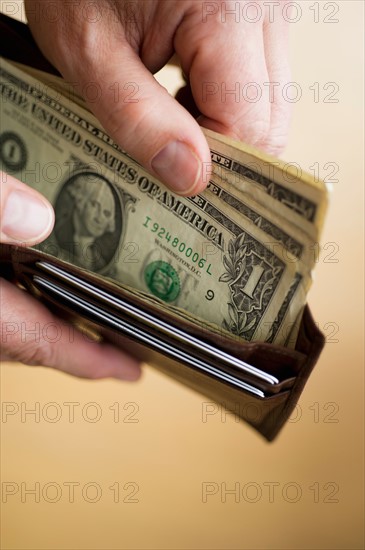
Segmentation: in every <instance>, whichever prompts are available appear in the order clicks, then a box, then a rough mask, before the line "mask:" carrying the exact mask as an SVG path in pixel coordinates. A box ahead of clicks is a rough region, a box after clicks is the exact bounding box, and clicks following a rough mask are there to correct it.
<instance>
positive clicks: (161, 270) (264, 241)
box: [0, 59, 327, 347]
mask: <svg viewBox="0 0 365 550" xmlns="http://www.w3.org/2000/svg"><path fill="white" fill-rule="evenodd" d="M0 89H1V127H0V162H1V169H2V170H4V171H5V172H8V173H10V174H13V175H14V176H16V177H17V178H18V179H20V180H22V181H24V182H25V183H27V184H28V185H30V186H32V187H34V188H35V189H37V190H38V191H40V192H41V193H42V194H43V195H44V196H45V197H47V199H48V200H49V201H50V202H51V203H52V204H53V206H54V209H55V213H56V224H55V228H54V230H53V232H52V234H51V235H50V237H49V238H48V239H47V240H46V241H44V242H43V243H41V244H40V245H39V247H38V248H39V249H40V250H42V251H43V252H44V253H45V254H47V255H49V257H50V258H52V257H57V258H59V259H61V260H63V261H64V262H66V263H71V264H74V265H76V266H78V267H79V268H80V270H81V272H82V270H87V271H91V272H93V273H95V274H97V275H98V277H100V278H107V279H109V280H112V281H113V282H114V283H115V284H116V285H120V286H122V287H124V288H129V289H130V290H131V292H134V293H137V294H139V295H140V296H141V297H142V298H143V299H144V300H146V303H147V302H151V301H153V302H154V303H155V304H158V305H159V307H160V308H161V311H162V310H164V309H168V311H169V312H172V313H173V314H174V315H175V316H176V321H177V323H178V322H179V319H189V320H190V321H191V320H193V321H194V322H195V323H196V324H197V325H198V326H206V325H208V326H209V327H211V328H212V330H213V331H216V332H217V333H220V332H222V333H224V334H230V335H231V336H232V337H234V338H237V339H242V340H243V341H247V342H251V341H262V342H267V343H272V344H278V345H282V346H288V347H294V346H295V341H296V334H297V330H298V327H299V324H300V319H301V314H302V312H303V308H304V305H305V304H306V297H307V293H308V290H309V288H310V285H311V281H312V270H313V267H314V265H315V263H316V261H317V256H318V249H319V247H318V243H319V241H320V234H321V230H322V226H323V221H324V217H325V212H326V207H327V191H326V187H325V184H324V183H323V182H322V181H316V180H315V179H314V178H313V177H312V176H310V175H308V174H306V173H304V172H303V171H302V170H301V169H300V167H299V166H298V165H297V164H295V163H285V162H283V161H281V160H278V159H276V158H274V157H271V156H268V155H266V154H264V153H262V152H261V151H258V150H255V149H253V148H251V147H249V146H247V145H245V144H242V143H239V142H236V141H233V140H231V139H229V138H227V137H226V136H223V135H219V134H217V133H214V132H212V131H209V130H205V129H203V131H204V134H205V136H206V139H207V141H208V144H209V147H210V149H211V159H212V170H210V171H209V170H208V169H207V171H206V179H207V188H206V190H205V191H204V192H203V193H201V194H199V195H196V196H194V197H181V196H178V195H175V194H173V193H172V192H171V191H170V190H169V189H167V188H166V187H165V186H164V185H163V184H162V183H161V182H159V181H158V180H157V179H156V178H155V177H154V176H151V175H150V174H149V173H148V172H147V171H146V170H145V169H144V168H143V167H142V166H141V165H140V164H138V163H137V162H136V161H135V160H133V158H131V157H130V156H129V155H128V154H127V153H126V152H125V151H123V150H121V149H120V148H119V147H118V146H117V145H116V143H114V142H113V141H112V139H111V138H110V137H109V136H108V135H107V134H106V132H105V131H104V129H103V128H102V127H101V125H100V123H99V122H98V121H97V120H96V118H95V117H94V116H93V115H92V114H91V113H90V112H89V111H88V109H87V107H86V105H85V104H84V102H83V100H82V98H80V97H79V96H78V95H77V94H76V93H75V92H74V90H73V89H72V88H71V87H70V86H69V85H67V84H66V83H65V82H64V81H63V80H62V79H60V78H58V77H55V76H52V75H49V74H46V73H42V72H40V71H38V70H35V69H32V68H30V67H26V66H22V65H19V64H15V63H12V62H9V61H6V60H4V59H2V60H1V71H0Z"/></svg>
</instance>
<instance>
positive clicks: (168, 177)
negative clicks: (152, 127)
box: [151, 141, 202, 195]
mask: <svg viewBox="0 0 365 550" xmlns="http://www.w3.org/2000/svg"><path fill="white" fill-rule="evenodd" d="M151 165H152V168H153V170H154V171H155V172H156V174H157V175H158V177H159V178H160V179H161V180H162V181H163V182H164V183H165V184H166V185H167V186H168V187H169V188H170V189H171V190H172V191H174V192H175V193H178V194H180V195H182V194H183V195H188V194H191V192H192V191H193V190H194V188H195V187H196V184H197V182H198V180H199V177H200V174H201V168H202V163H201V160H200V159H199V158H198V157H197V156H196V154H195V153H194V152H193V151H192V150H191V149H190V147H189V146H188V145H186V144H185V143H183V142H182V141H172V142H171V143H169V144H168V145H166V147H165V148H164V149H162V151H160V152H159V153H157V155H156V156H155V157H154V158H153V159H152V163H151Z"/></svg>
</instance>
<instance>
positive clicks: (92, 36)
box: [25, 0, 290, 195]
mask: <svg viewBox="0 0 365 550" xmlns="http://www.w3.org/2000/svg"><path fill="white" fill-rule="evenodd" d="M265 4H266V5H265ZM268 4H269V3H267V2H262V1H258V0H257V1H256V2H246V1H241V2H229V1H228V2H221V1H215V2H206V1H200V0H176V1H175V0H143V1H136V0H114V1H113V0H99V1H96V2H89V1H88V0H77V1H72V0H70V1H67V2H65V1H64V0H50V1H49V0H25V6H26V10H27V17H28V21H29V25H30V28H31V31H32V33H33V35H34V37H35V39H36V41H37V42H38V45H39V46H40V48H41V49H42V51H43V53H44V54H45V55H46V57H47V58H48V59H49V60H50V61H51V62H52V63H53V64H54V66H55V67H57V69H58V70H59V71H60V72H61V73H62V75H63V76H64V77H65V78H66V79H67V80H69V81H71V82H72V83H75V84H76V86H77V88H78V91H79V92H80V93H81V94H82V95H83V96H84V98H85V99H86V101H87V102H88V105H89V107H90V109H91V110H92V111H93V112H94V114H95V115H96V117H97V118H98V119H99V120H100V122H101V123H102V124H103V126H104V127H105V129H106V130H107V132H108V133H109V134H110V135H111V136H112V137H113V139H114V140H115V141H116V142H117V143H118V144H119V145H120V146H121V147H122V148H123V149H125V150H126V151H127V152H128V153H129V154H130V155H131V156H132V157H134V158H135V159H136V160H138V161H139V162H140V163H141V164H142V165H143V166H144V167H145V168H147V170H149V171H150V172H151V173H153V174H155V175H156V176H157V177H158V178H159V179H161V180H162V181H163V182H164V183H165V184H166V185H168V187H170V188H171V189H172V190H174V191H175V192H177V193H180V194H184V195H188V194H189V195H193V194H196V193H198V192H199V191H201V190H203V189H204V188H205V186H206V184H207V181H203V174H204V173H206V170H204V171H203V170H202V165H203V163H206V164H207V165H209V164H210V154H209V149H208V146H207V143H206V140H205V138H204V136H203V134H202V132H201V130H200V128H199V125H198V123H197V122H196V121H195V120H194V119H193V117H192V116H191V115H190V114H189V113H188V111H186V110H185V109H184V108H183V107H182V106H181V105H180V104H179V103H178V102H177V101H176V100H175V99H174V98H172V97H171V96H170V95H169V94H168V93H167V91H166V90H165V89H164V88H163V87H162V86H160V85H159V84H158V82H157V81H156V80H155V78H154V77H153V74H152V73H154V72H156V71H157V70H159V69H160V68H161V67H163V66H164V65H165V64H166V63H167V61H168V60H169V58H170V57H171V55H172V54H173V53H174V52H176V53H177V55H178V57H179V59H180V62H181V66H182V69H183V71H184V74H185V75H186V77H187V79H188V81H189V84H190V87H191V93H192V96H193V99H194V102H195V104H196V106H197V108H198V111H199V112H200V113H201V114H202V116H201V117H200V119H199V122H200V123H201V124H202V125H203V126H205V127H207V128H210V129H212V130H216V131H218V132H221V133H224V134H226V135H231V136H232V137H234V138H236V139H240V140H243V141H246V142H248V143H250V144H254V145H256V146H257V147H259V148H262V149H265V150H267V151H268V152H271V153H274V154H279V153H280V152H281V150H282V148H283V147H284V145H285V143H286V139H287V133H288V125H289V106H290V104H289V103H288V102H286V101H285V99H284V97H283V94H282V87H283V84H285V83H286V82H288V81H289V80H290V78H289V77H290V73H289V65H288V58H287V42H288V22H287V21H285V20H284V18H283V16H282V10H281V9H280V7H281V6H280V7H279V8H278V9H277V10H276V11H275V12H274V14H272V13H269V9H270V6H269V5H268ZM280 4H281V2H280ZM255 6H256V7H255Z"/></svg>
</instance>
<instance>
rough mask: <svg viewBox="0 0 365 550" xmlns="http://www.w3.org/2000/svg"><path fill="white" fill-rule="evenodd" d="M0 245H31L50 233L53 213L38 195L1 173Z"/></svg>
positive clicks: (45, 200) (49, 206) (48, 204)
mask: <svg viewBox="0 0 365 550" xmlns="http://www.w3.org/2000/svg"><path fill="white" fill-rule="evenodd" d="M0 214H1V215H0V242H2V243H6V244H26V245H29V246H30V245H34V244H37V243H40V242H41V241H43V240H44V239H45V238H46V237H48V235H49V234H50V233H51V231H52V228H53V225H54V212H53V208H52V206H51V205H50V203H49V202H48V201H47V199H45V198H44V197H43V196H42V195H41V194H40V193H38V192H37V191H35V190H34V189H31V188H30V187H28V186H27V185H25V184H24V183H22V182H20V181H19V180H17V179H15V178H13V177H12V176H9V174H6V173H5V172H0Z"/></svg>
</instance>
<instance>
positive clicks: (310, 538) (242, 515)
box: [1, 1, 364, 550]
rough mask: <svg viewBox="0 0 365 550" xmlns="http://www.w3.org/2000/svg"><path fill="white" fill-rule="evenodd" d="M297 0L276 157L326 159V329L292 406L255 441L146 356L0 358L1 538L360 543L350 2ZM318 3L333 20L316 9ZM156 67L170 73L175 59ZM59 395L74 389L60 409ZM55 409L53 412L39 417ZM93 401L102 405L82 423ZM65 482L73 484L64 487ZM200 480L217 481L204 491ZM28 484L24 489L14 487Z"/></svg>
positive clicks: (358, 100) (39, 545)
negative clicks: (285, 129) (79, 368)
mask: <svg viewBox="0 0 365 550" xmlns="http://www.w3.org/2000/svg"><path fill="white" fill-rule="evenodd" d="M1 5H2V10H3V11H4V10H5V9H7V10H10V9H14V10H15V9H17V5H18V3H17V2H2V3H1ZM9 5H10V8H9ZM313 5H315V6H317V7H318V9H319V22H318V23H314V21H313V19H314V15H315V12H314V11H313V10H310V9H309V7H310V6H313ZM300 6H301V9H302V18H301V19H300V20H299V21H298V22H297V23H295V24H294V23H293V24H292V29H291V42H292V48H291V57H292V66H293V81H295V82H297V83H299V84H300V86H301V88H302V98H301V100H300V101H298V102H297V103H296V104H295V105H294V117H293V124H292V129H291V134H290V141H289V146H288V148H287V150H286V153H285V155H284V156H285V159H287V160H288V161H295V162H298V163H299V164H300V165H301V166H302V167H303V168H304V169H306V170H310V167H311V166H312V165H313V164H314V163H319V164H318V165H319V167H320V175H321V176H322V177H323V178H325V177H329V174H330V168H331V167H330V166H329V165H327V166H326V163H336V164H337V165H338V167H339V170H338V173H337V174H336V175H335V176H333V177H334V178H337V179H338V181H336V182H335V183H333V195H332V199H331V206H330V211H329V215H328V219H327V223H326V228H325V232H324V238H323V244H324V248H325V250H324V251H323V253H322V256H321V259H320V261H319V262H318V265H317V269H316V274H315V284H314V286H313V288H312V290H311V292H310V295H309V302H310V305H311V307H312V310H313V312H314V315H315V318H316V320H317V321H318V323H319V326H320V327H321V329H322V330H323V331H324V332H325V334H326V336H327V339H328V344H327V346H326V348H325V351H324V353H323V355H322V356H321V358H320V361H319V363H318V366H317V367H316V369H315V371H314V372H313V374H312V376H311V378H310V380H309V382H308V385H307V387H306V389H305V391H304V394H303V396H302V398H301V400H300V406H299V407H298V409H297V415H296V417H293V418H292V422H290V423H289V424H288V425H287V426H286V427H285V429H284V430H283V432H282V434H281V435H280V437H279V438H278V440H277V441H276V442H275V443H273V444H267V443H265V442H264V441H263V440H262V439H261V438H260V437H259V436H258V435H257V434H256V433H254V432H253V431H251V429H250V428H248V427H247V426H245V425H243V424H239V423H236V422H235V420H234V418H233V417H230V416H228V417H227V418H226V419H224V417H223V418H222V416H221V415H220V414H219V413H217V414H215V415H212V416H210V417H208V419H207V422H203V421H202V402H203V399H202V398H201V397H199V396H198V395H195V394H193V393H191V392H190V391H188V390H187V389H185V388H184V387H182V386H179V385H177V384H175V383H173V382H171V381H170V380H168V379H167V378H164V377H163V376H161V375H159V374H157V373H156V372H154V371H153V370H152V369H150V368H146V369H145V373H144V377H143V379H142V380H141V382H140V383H138V384H136V385H128V384H123V383H118V382H114V381H103V382H96V383H95V382H88V381H81V380H76V379H74V378H71V377H68V376H66V375H63V374H59V373H58V372H53V371H50V370H47V369H44V368H30V367H25V366H20V365H16V366H14V365H6V364H4V365H3V366H2V370H1V391H2V400H3V402H6V403H8V405H7V406H8V407H9V406H11V405H9V403H13V404H14V405H13V406H14V407H15V409H14V410H16V408H17V407H18V409H19V412H18V413H16V414H14V415H12V416H9V417H8V418H7V421H6V422H5V418H4V417H2V422H1V432H2V433H1V440H2V455H1V474H2V482H3V485H2V488H3V489H4V487H7V488H8V489H9V487H10V485H6V486H5V485H4V483H11V482H12V483H13V485H12V486H11V487H13V489H14V491H15V490H16V489H17V488H18V490H17V492H16V493H15V494H14V495H12V496H9V497H8V499H7V502H6V503H3V504H2V535H1V537H2V538H1V542H2V548H4V549H5V548H6V549H15V548H17V549H20V548H22V549H52V550H53V549H61V548H62V549H71V548H80V549H81V548H82V549H95V550H96V549H106V548H112V549H133V548H136V549H137V548H138V549H142V548H145V549H152V548H153V549H163V548H171V549H175V548H176V549H178V548H179V549H198V548H199V549H203V548H204V549H236V548H242V549H256V548H257V549H259V548H260V549H263V548H265V549H266V548H267V549H279V548H280V549H284V548H288V549H289V548H290V549H309V548H310V549H324V548H326V549H337V548H347V549H348V548H351V549H352V548H354V549H355V548H363V547H364V546H363V545H364V541H363V519H362V518H363V511H364V510H363V481H364V480H363V454H362V453H363V445H364V435H363V418H364V407H363V404H364V400H363V398H364V393H363V340H364V325H363V305H364V296H363V251H364V233H363V184H364V182H363V175H364V174H363V100H362V97H363V69H362V67H363V53H362V50H363V44H362V34H363V30H364V29H363V15H364V14H363V2H361V1H346V2H319V3H318V2H305V1H304V2H301V3H300ZM325 6H327V8H325ZM337 6H339V12H338V14H337V15H331V14H332V11H335V9H336V8H337ZM325 9H327V11H325ZM19 14H20V12H18V15H19ZM326 16H327V17H328V18H331V19H335V18H336V17H337V18H339V22H337V23H325V22H324V17H326ZM164 78H165V79H167V83H168V85H169V86H170V87H171V86H172V87H173V86H174V85H176V78H177V77H176V75H175V73H173V72H172V73H171V72H170V73H168V74H167V76H165V77H164ZM174 79H175V80H174ZM165 81H166V80H164V82H165ZM315 82H318V86H319V92H320V94H319V101H318V102H315V101H314V92H313V90H311V89H310V87H311V86H313V84H314V83H315ZM328 82H334V83H335V84H336V85H337V86H338V92H337V93H336V94H335V95H334V98H335V99H338V103H327V102H325V101H324V99H325V96H326V95H327V94H328V93H329V92H331V91H332V89H333V88H327V89H326V88H325V86H326V83H328ZM331 243H332V244H331ZM67 402H74V403H75V402H76V403H79V404H80V405H79V406H75V418H74V422H70V420H69V415H68V413H69V408H68V407H70V406H67V405H65V404H64V403H67ZM22 403H24V404H23V405H22ZM36 403H38V404H39V405H36ZM49 403H56V404H57V407H58V408H57V409H56V408H55V406H54V405H53V406H51V405H47V404H49ZM90 403H96V404H97V405H90ZM115 403H118V405H114V404H115ZM37 406H38V407H39V408H40V415H39V422H36V421H35V417H34V416H32V415H26V416H25V418H23V419H22V417H21V410H23V412H24V408H25V407H26V408H28V409H30V408H34V407H37ZM110 407H112V409H110ZM117 407H118V410H119V421H118V418H115V416H114V415H115V414H116V411H117ZM123 407H124V408H123ZM57 411H58V414H61V418H60V419H59V421H58V422H51V420H52V418H54V415H55V414H56V413H57ZM95 413H99V414H101V418H100V420H99V421H96V422H91V421H90V420H92V419H93V418H94V417H95ZM131 420H137V422H131ZM224 420H225V421H224ZM70 482H75V483H78V484H79V485H77V486H75V494H74V499H73V500H74V502H70V500H71V499H70V497H69V485H65V483H70ZM206 482H209V483H210V485H209V489H210V490H212V491H213V490H214V491H216V493H215V494H212V495H210V496H207V498H206V499H205V500H206V502H203V496H202V495H203V493H202V490H203V487H204V483H206ZM270 482H271V483H272V485H271V487H272V488H274V489H275V490H274V492H273V493H272V492H269V485H268V484H270ZM22 483H23V486H22V485H21V484H22ZM36 483H39V484H40V485H39V487H40V502H39V503H37V502H35V497H34V495H31V494H27V493H26V492H25V489H30V488H32V487H35V484H36ZM50 483H51V485H47V484H50ZM90 483H92V484H94V485H87V484H90ZM95 484H97V485H95ZM127 484H129V485H127ZM274 484H275V485H274ZM111 486H114V489H110V488H109V487H111ZM117 486H118V487H119V489H120V495H119V502H114V497H115V490H116V489H115V488H116V487H117ZM225 487H226V488H227V489H232V488H234V487H236V488H237V489H238V490H239V491H240V492H239V495H238V496H237V497H236V500H238V502H236V501H235V496H234V495H233V494H227V495H226V499H224V488H225ZM96 489H97V490H98V491H99V495H97V493H96ZM57 490H58V491H59V494H58V496H59V497H60V499H59V500H58V502H53V503H52V502H50V501H51V500H52V499H56V497H57ZM137 490H138V492H136V491H137ZM113 491H114V492H113ZM132 492H135V494H134V496H133V495H132ZM97 496H100V499H99V500H98V501H97V502H90V501H91V500H93V499H94V498H95V500H96V497H97ZM3 497H4V492H3ZM116 500H118V499H117V498H116ZM130 500H136V502H129V501H130ZM224 500H225V501H224ZM294 501H296V502H294Z"/></svg>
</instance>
